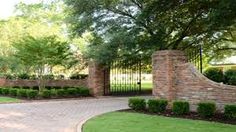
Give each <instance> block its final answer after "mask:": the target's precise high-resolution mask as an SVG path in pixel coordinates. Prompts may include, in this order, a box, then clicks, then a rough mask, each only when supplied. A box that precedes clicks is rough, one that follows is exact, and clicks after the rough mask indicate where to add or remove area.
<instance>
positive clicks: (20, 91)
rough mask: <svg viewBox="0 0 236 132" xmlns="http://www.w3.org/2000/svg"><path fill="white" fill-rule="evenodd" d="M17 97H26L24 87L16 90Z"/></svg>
mask: <svg viewBox="0 0 236 132" xmlns="http://www.w3.org/2000/svg"><path fill="white" fill-rule="evenodd" d="M17 97H25V98H26V97H27V90H26V89H18V90H17Z"/></svg>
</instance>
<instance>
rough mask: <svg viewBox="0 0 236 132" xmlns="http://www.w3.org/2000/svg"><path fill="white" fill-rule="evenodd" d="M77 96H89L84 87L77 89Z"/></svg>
mask: <svg viewBox="0 0 236 132" xmlns="http://www.w3.org/2000/svg"><path fill="white" fill-rule="evenodd" d="M77 94H78V95H79V96H89V94H90V93H89V89H88V88H85V87H80V88H77Z"/></svg>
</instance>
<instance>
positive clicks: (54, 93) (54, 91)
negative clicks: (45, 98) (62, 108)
mask: <svg viewBox="0 0 236 132" xmlns="http://www.w3.org/2000/svg"><path fill="white" fill-rule="evenodd" d="M50 94H51V97H57V90H56V89H51V90H50Z"/></svg>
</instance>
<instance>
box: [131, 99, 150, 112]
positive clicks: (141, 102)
mask: <svg viewBox="0 0 236 132" xmlns="http://www.w3.org/2000/svg"><path fill="white" fill-rule="evenodd" d="M128 105H129V107H130V108H131V109H133V110H137V111H140V110H145V108H146V102H145V99H142V98H130V99H129V103H128Z"/></svg>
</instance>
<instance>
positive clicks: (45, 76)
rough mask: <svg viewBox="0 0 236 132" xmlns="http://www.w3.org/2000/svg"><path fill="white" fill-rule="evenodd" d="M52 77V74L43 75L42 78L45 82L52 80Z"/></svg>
mask: <svg viewBox="0 0 236 132" xmlns="http://www.w3.org/2000/svg"><path fill="white" fill-rule="evenodd" d="M54 78H55V77H54V75H53V74H48V75H44V76H43V79H46V80H54Z"/></svg>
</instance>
